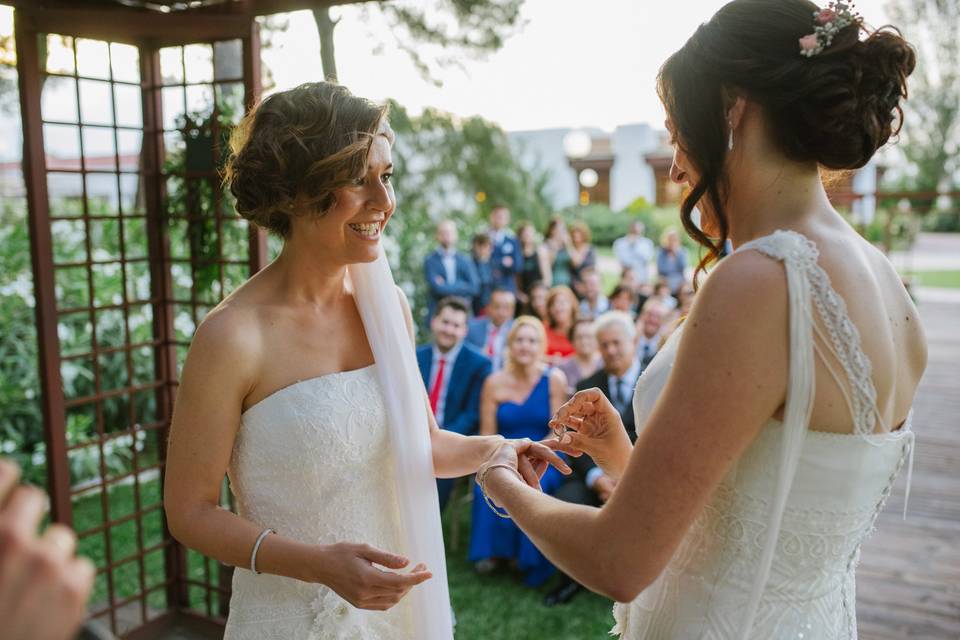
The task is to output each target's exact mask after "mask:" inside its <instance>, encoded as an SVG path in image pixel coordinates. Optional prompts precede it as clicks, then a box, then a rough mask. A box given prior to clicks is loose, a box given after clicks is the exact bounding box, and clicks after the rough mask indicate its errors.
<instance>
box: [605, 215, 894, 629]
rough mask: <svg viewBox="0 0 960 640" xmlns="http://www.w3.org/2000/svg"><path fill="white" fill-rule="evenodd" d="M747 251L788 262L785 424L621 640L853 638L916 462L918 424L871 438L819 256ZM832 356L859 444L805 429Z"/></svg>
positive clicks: (800, 240)
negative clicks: (872, 564) (893, 512)
mask: <svg viewBox="0 0 960 640" xmlns="http://www.w3.org/2000/svg"><path fill="white" fill-rule="evenodd" d="M747 249H756V250H759V251H761V252H763V253H765V254H766V255H768V256H770V257H772V258H774V259H777V260H780V261H782V262H783V263H784V266H785V270H786V272H787V282H788V287H789V289H790V297H789V299H790V304H791V309H790V318H791V320H790V324H791V327H790V334H791V341H790V345H791V353H790V374H789V375H790V378H789V382H788V385H789V386H788V402H787V407H786V410H785V416H784V420H783V421H782V422H781V421H777V420H771V421H770V422H769V423H768V424H767V425H765V427H764V428H763V429H762V430H761V432H760V434H759V436H758V437H757V438H756V440H755V441H754V442H753V443H752V444H751V446H750V447H749V448H748V449H747V451H746V452H745V453H744V454H743V456H741V458H740V459H739V460H738V461H737V463H736V464H735V466H734V467H733V469H731V470H730V472H729V473H728V474H727V476H726V477H725V478H724V479H723V481H722V482H721V483H720V485H719V487H718V488H717V490H716V492H715V493H714V495H713V497H712V498H711V500H710V502H709V503H708V504H707V506H706V507H705V508H704V510H703V512H702V513H701V514H700V515H699V516H698V517H697V519H696V521H695V522H694V524H693V525H692V526H691V528H690V530H689V531H688V532H687V534H686V535H685V537H684V539H683V541H682V542H681V544H680V546H679V547H678V549H677V551H676V553H675V554H674V556H673V558H672V559H671V561H670V562H669V564H668V566H667V567H666V569H665V570H664V572H663V573H662V574H661V575H660V577H659V578H658V579H657V580H656V581H655V582H654V583H653V584H652V585H651V586H650V587H648V588H647V589H646V590H644V592H643V593H641V594H640V596H638V597H637V599H636V600H634V601H633V602H631V603H629V604H618V605H616V606H615V607H614V615H615V618H616V620H617V625H616V627H615V628H614V632H615V633H621V634H622V637H623V638H627V639H629V640H639V639H653V638H655V639H657V640H666V639H674V638H676V639H679V638H683V639H702V640H707V639H710V640H720V639H723V640H729V639H734V638H757V639H760V638H763V639H764V640H766V639H772V638H775V639H781V638H791V639H797V640H803V639H806V640H813V639H817V640H820V639H827V638H829V639H844V640H853V639H855V638H856V637H857V627H856V609H855V604H856V594H855V578H854V576H855V569H856V564H857V560H858V558H859V550H860V546H861V544H862V543H863V541H864V539H865V538H866V537H867V535H868V534H869V532H870V531H871V530H872V529H873V526H874V523H875V522H876V519H877V516H878V515H879V513H880V510H881V509H882V508H883V505H884V503H885V502H886V499H887V497H888V496H889V495H890V491H891V488H892V486H893V482H894V479H895V478H896V476H897V474H898V473H899V471H900V469H901V467H903V466H904V464H906V463H907V462H908V461H912V451H913V448H912V447H913V432H912V431H911V427H910V420H909V419H908V421H907V424H905V425H904V426H903V427H902V428H901V429H900V430H898V431H895V432H889V431H888V430H886V429H881V431H880V432H878V433H874V431H876V429H875V426H876V424H877V420H879V417H878V416H877V412H876V410H875V407H876V391H875V390H874V387H873V383H872V379H871V377H870V361H869V359H868V358H867V356H866V354H864V353H863V350H862V348H861V347H860V339H859V334H858V332H857V329H856V327H855V326H854V325H853V323H852V322H851V321H850V319H849V317H848V315H847V312H846V305H845V304H844V302H843V300H842V299H841V298H840V297H839V296H838V295H837V293H836V292H835V291H834V290H833V288H832V286H831V285H830V281H829V278H828V276H827V274H826V272H824V271H823V269H822V268H820V266H819V265H818V264H817V255H818V254H817V250H816V247H815V246H814V245H813V244H812V243H811V242H810V241H809V240H808V239H807V238H805V237H804V236H802V235H800V234H797V233H794V232H784V231H781V232H777V233H775V234H773V235H772V236H767V237H765V238H761V239H760V240H757V241H755V242H752V243H749V244H747V245H744V246H743V247H741V248H740V249H739V250H740V251H742V250H747ZM813 309H816V311H817V314H819V323H818V322H817V320H816V319H815V318H814V314H813ZM820 324H822V327H821V326H819V325H820ZM815 336H818V337H819V342H818V341H817V340H815ZM681 340H682V327H681V328H680V329H678V330H677V331H676V332H675V333H674V335H673V336H671V338H670V339H669V340H668V342H667V344H666V345H664V347H663V349H661V351H660V352H659V353H658V354H657V356H656V357H655V358H654V360H653V362H652V363H651V364H650V365H649V367H648V368H647V369H646V371H645V372H644V374H643V376H641V378H640V381H639V383H638V386H637V390H636V393H635V395H634V411H635V414H636V418H637V429H638V431H639V430H641V429H642V428H643V424H644V422H645V421H646V420H647V418H648V417H649V416H650V414H651V411H652V409H653V406H654V404H655V402H656V397H657V396H658V395H659V393H660V392H661V390H662V389H663V387H664V385H665V384H666V381H667V378H668V376H669V374H670V369H671V367H672V366H673V361H674V358H675V357H676V352H677V347H678V345H679V343H680V341H681ZM820 342H822V343H823V344H820ZM823 350H826V351H829V352H830V353H831V354H833V356H834V357H835V358H836V360H837V361H838V362H840V363H841V365H842V368H843V375H842V376H841V375H840V374H839V373H837V372H832V374H833V376H834V377H835V378H836V379H837V381H838V382H841V383H842V385H843V387H845V388H847V389H848V391H847V400H848V404H849V405H850V410H851V415H852V416H853V421H854V427H855V432H854V433H853V434H850V435H845V434H835V433H826V432H820V431H816V430H815V428H812V429H811V428H810V425H809V415H810V414H809V411H810V407H811V406H812V399H813V398H812V389H813V376H814V371H813V359H814V357H815V354H822V353H823ZM821 357H822V356H821ZM881 424H882V423H881ZM908 486H909V481H908Z"/></svg>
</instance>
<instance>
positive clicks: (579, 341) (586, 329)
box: [573, 322, 597, 358]
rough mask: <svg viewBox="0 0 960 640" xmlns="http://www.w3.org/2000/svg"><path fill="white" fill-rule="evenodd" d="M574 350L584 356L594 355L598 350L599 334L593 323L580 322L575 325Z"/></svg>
mask: <svg viewBox="0 0 960 640" xmlns="http://www.w3.org/2000/svg"><path fill="white" fill-rule="evenodd" d="M573 350H574V351H576V352H577V355H579V356H580V357H582V358H589V357H592V356H593V354H595V353H596V352H597V336H596V334H595V333H594V332H593V324H592V323H589V322H580V323H579V324H577V326H576V327H574V329H573Z"/></svg>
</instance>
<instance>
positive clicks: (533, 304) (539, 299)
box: [522, 282, 550, 323]
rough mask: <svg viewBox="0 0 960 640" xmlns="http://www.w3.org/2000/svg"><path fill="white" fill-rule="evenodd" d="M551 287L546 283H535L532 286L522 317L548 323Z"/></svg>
mask: <svg viewBox="0 0 960 640" xmlns="http://www.w3.org/2000/svg"><path fill="white" fill-rule="evenodd" d="M548 293H550V287H548V286H547V285H546V283H544V282H534V283H533V284H532V285H530V291H529V292H528V295H527V304H525V305H523V311H522V315H525V316H533V317H534V318H537V319H538V320H540V322H543V323H546V322H547V294H548Z"/></svg>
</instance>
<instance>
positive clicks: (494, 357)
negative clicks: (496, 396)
mask: <svg viewBox="0 0 960 640" xmlns="http://www.w3.org/2000/svg"><path fill="white" fill-rule="evenodd" d="M516 309H517V298H516V297H515V296H514V295H513V292H512V291H507V290H506V289H494V290H493V292H492V293H491V294H490V302H488V303H487V307H486V309H485V310H484V311H485V313H484V315H483V317H481V318H474V319H473V320H471V321H470V324H469V327H468V329H467V338H466V340H467V342H468V343H470V344H472V345H473V346H475V347H476V348H477V349H479V350H480V351H481V353H483V354H484V355H485V356H487V358H489V359H490V362H491V364H492V366H493V370H494V371H496V370H497V369H499V368H500V367H501V366H502V364H503V345H504V344H505V343H506V341H507V333H508V332H509V331H510V324H511V323H512V322H513V314H514V313H515V312H516Z"/></svg>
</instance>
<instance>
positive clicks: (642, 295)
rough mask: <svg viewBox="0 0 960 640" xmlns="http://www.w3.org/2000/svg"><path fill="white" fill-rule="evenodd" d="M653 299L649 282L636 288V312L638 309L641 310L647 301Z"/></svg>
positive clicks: (651, 286)
mask: <svg viewBox="0 0 960 640" xmlns="http://www.w3.org/2000/svg"><path fill="white" fill-rule="evenodd" d="M652 297H653V285H652V284H650V283H649V282H645V283H643V284H641V285H639V286H638V287H637V312H638V313H639V310H640V309H643V305H644V304H646V302H647V300H649V299H650V298H652Z"/></svg>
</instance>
